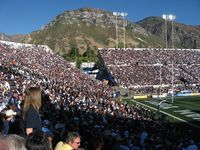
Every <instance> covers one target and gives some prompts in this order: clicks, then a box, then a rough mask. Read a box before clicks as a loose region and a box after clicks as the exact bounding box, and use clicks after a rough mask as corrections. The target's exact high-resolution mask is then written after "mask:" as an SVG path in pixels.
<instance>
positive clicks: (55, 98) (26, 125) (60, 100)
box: [0, 44, 199, 150]
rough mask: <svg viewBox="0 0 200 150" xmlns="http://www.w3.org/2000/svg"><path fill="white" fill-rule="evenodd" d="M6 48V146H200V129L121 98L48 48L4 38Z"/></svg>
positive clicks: (92, 149)
mask: <svg viewBox="0 0 200 150" xmlns="http://www.w3.org/2000/svg"><path fill="white" fill-rule="evenodd" d="M0 50H1V53H0V54H1V57H0V64H1V66H0V69H1V74H0V81H1V82H0V83H1V91H0V93H1V94H0V97H1V99H0V111H1V119H0V122H1V123H0V124H1V126H0V129H1V138H0V144H1V146H0V147H1V148H2V147H3V146H4V147H5V149H12V150H14V149H28V150H29V149H31V150H34V149H41V150H47V149H55V150H59V149H61V150H62V149H68V148H69V149H85V150H135V149H139V150H140V149H141V150H142V149H146V150H151V149H170V150H172V149H180V150H181V149H190V147H196V148H197V146H199V137H198V135H196V134H195V132H196V131H195V130H193V129H191V130H187V127H186V126H184V125H179V124H171V123H169V122H167V121H165V119H163V117H165V116H164V115H163V116H162V117H160V118H156V112H153V111H151V110H149V109H146V108H144V107H141V106H139V105H132V106H131V105H128V104H127V103H124V102H121V101H120V99H119V97H116V96H115V90H114V89H112V88H110V87H109V86H107V85H104V84H103V83H101V82H99V81H96V80H94V79H91V78H90V77H88V76H87V75H85V74H83V73H81V72H80V71H79V70H77V69H75V68H73V67H71V66H70V65H69V64H68V63H67V62H66V61H65V60H64V59H62V58H61V57H59V56H57V55H56V54H54V53H52V52H49V51H46V50H45V49H44V48H41V47H38V46H37V47H36V46H33V47H26V46H24V47H23V46H22V47H20V48H14V49H13V48H12V47H11V46H10V45H8V44H7V45H6V44H2V45H0ZM33 93H34V94H33ZM36 93H37V94H36ZM36 120H37V121H36ZM13 139H14V140H13ZM16 141H18V142H17V143H16ZM11 143H12V144H11ZM6 146H7V148H6ZM19 147H20V148H19ZM197 149H198V148H197Z"/></svg>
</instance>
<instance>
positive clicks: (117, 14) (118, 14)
mask: <svg viewBox="0 0 200 150" xmlns="http://www.w3.org/2000/svg"><path fill="white" fill-rule="evenodd" d="M113 15H114V16H115V17H116V22H115V23H116V27H115V29H116V48H118V23H117V17H118V16H120V13H119V12H113Z"/></svg>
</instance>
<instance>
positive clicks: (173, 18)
mask: <svg viewBox="0 0 200 150" xmlns="http://www.w3.org/2000/svg"><path fill="white" fill-rule="evenodd" d="M168 18H169V20H170V21H171V22H172V31H171V32H172V48H173V49H174V33H173V32H174V25H173V24H174V23H173V22H174V20H175V19H176V16H174V15H168ZM173 103H174V56H172V104H173Z"/></svg>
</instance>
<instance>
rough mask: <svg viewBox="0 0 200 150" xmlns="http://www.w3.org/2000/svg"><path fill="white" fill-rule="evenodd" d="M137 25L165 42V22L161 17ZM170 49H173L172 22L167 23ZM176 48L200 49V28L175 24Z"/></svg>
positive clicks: (148, 19)
mask: <svg viewBox="0 0 200 150" xmlns="http://www.w3.org/2000/svg"><path fill="white" fill-rule="evenodd" d="M137 24H138V25H139V26H141V27H143V28H144V29H146V30H147V31H148V32H150V33H151V34H153V35H155V36H158V37H160V39H162V40H163V41H165V36H166V32H165V31H166V26H165V20H164V19H162V18H161V17H147V18H145V19H143V20H141V21H139V22H137ZM167 31H168V32H167V35H168V36H167V39H168V47H172V22H170V21H167ZM173 31H174V32H173V35H174V46H175V48H200V26H189V25H185V24H181V23H177V22H173Z"/></svg>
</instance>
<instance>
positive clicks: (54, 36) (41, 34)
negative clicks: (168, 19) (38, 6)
mask: <svg viewBox="0 0 200 150" xmlns="http://www.w3.org/2000/svg"><path fill="white" fill-rule="evenodd" d="M123 21H124V20H123V18H122V17H118V18H117V23H118V29H119V31H118V33H119V47H124V44H123V41H124V27H123ZM125 23H126V47H163V46H164V42H163V41H162V40H160V39H159V38H158V37H156V36H154V35H153V34H151V33H150V32H147V31H146V30H145V29H144V28H142V27H140V26H139V25H137V24H135V23H133V22H131V21H128V20H125ZM115 39H116V16H114V15H113V13H112V12H109V11H105V10H101V9H94V8H81V9H78V10H73V11H65V12H64V13H62V14H60V15H58V16H56V17H55V18H54V19H53V20H52V21H51V22H50V23H48V24H47V25H44V26H43V27H42V29H41V30H38V31H34V32H32V33H30V34H29V35H28V36H27V37H26V38H25V39H24V41H23V42H25V43H33V44H45V45H48V46H49V47H50V48H51V49H53V50H55V51H56V52H57V53H59V54H61V55H64V54H66V53H68V52H69V51H70V49H73V48H77V49H78V50H79V52H80V54H83V53H84V52H85V51H86V50H87V49H88V48H91V49H93V50H96V49H97V48H99V47H116V40H115Z"/></svg>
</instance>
